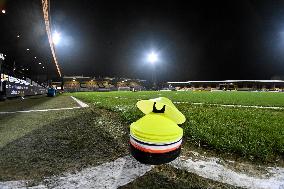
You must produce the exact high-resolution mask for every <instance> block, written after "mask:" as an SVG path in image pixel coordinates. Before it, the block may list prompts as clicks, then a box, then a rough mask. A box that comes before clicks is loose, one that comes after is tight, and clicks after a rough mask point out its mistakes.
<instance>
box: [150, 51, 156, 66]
mask: <svg viewBox="0 0 284 189" xmlns="http://www.w3.org/2000/svg"><path fill="white" fill-rule="evenodd" d="M157 60H158V55H157V54H156V53H154V52H151V53H150V54H149V55H148V61H149V62H150V63H152V64H154V63H155V62H157Z"/></svg>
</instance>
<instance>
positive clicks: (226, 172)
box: [170, 158, 284, 189]
mask: <svg viewBox="0 0 284 189" xmlns="http://www.w3.org/2000/svg"><path fill="white" fill-rule="evenodd" d="M219 162H221V160H220V159H219V158H206V159H205V160H200V159H198V160H195V159H193V158H190V159H187V160H181V159H180V158H178V159H176V160H175V161H173V162H171V163H170V165H172V166H174V167H176V168H179V169H185V170H187V171H188V172H191V173H194V174H197V175H199V176H201V177H204V178H208V179H212V180H214V181H218V182H222V183H226V184H230V185H233V186H238V187H245V188H261V189H283V188H284V168H280V167H276V168H271V167H269V168H268V167H266V171H267V175H271V176H270V177H269V176H267V175H261V176H248V175H246V174H244V173H239V172H236V171H234V170H232V169H229V168H228V167H226V166H224V165H222V164H221V163H219Z"/></svg>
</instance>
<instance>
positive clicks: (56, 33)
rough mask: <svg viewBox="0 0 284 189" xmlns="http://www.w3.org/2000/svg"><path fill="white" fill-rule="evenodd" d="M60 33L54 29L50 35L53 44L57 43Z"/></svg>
mask: <svg viewBox="0 0 284 189" xmlns="http://www.w3.org/2000/svg"><path fill="white" fill-rule="evenodd" d="M60 39H61V34H60V33H58V32H57V31H55V32H54V33H53V35H52V41H53V43H54V44H55V45H57V44H58V43H59V42H60Z"/></svg>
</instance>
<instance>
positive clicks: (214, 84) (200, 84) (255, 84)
mask: <svg viewBox="0 0 284 189" xmlns="http://www.w3.org/2000/svg"><path fill="white" fill-rule="evenodd" d="M167 83H168V86H169V88H170V89H175V90H200V91H203V90H207V91H213V90H225V91H228V90H230V91H232V90H236V91H276V92H277V91H279V92H282V91H284V81H283V80H224V81H186V82H167Z"/></svg>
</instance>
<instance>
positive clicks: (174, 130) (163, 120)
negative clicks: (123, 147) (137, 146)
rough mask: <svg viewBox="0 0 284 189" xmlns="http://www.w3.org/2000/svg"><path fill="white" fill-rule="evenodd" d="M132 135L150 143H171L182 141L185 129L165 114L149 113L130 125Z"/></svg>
mask: <svg viewBox="0 0 284 189" xmlns="http://www.w3.org/2000/svg"><path fill="white" fill-rule="evenodd" d="M130 134H131V135H132V136H133V137H135V138H137V139H138V140H141V141H144V142H150V143H163V144H165V143H171V142H176V141H177V140H180V139H181V138H182V136H183V129H182V128H180V127H179V126H178V125H177V124H176V123H175V122H174V121H172V120H171V119H169V118H168V117H167V116H165V115H164V114H157V113H149V114H147V115H145V116H144V117H142V118H141V119H139V120H137V121H136V122H134V123H132V124H131V125H130Z"/></svg>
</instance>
